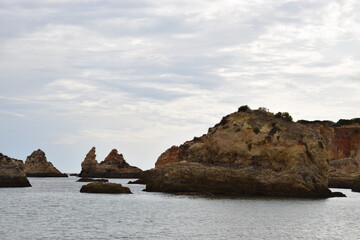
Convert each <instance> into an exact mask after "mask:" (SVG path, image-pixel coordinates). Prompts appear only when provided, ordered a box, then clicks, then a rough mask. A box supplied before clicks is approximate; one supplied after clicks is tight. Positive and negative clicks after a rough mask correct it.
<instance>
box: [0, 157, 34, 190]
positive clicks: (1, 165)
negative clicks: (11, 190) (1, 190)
mask: <svg viewBox="0 0 360 240" xmlns="http://www.w3.org/2000/svg"><path fill="white" fill-rule="evenodd" d="M23 169H24V163H23V162H22V161H21V160H16V159H13V158H10V157H8V156H5V155H3V154H2V153H0V187H31V184H30V183H29V180H28V179H27V177H26V175H25V172H24V170H23Z"/></svg>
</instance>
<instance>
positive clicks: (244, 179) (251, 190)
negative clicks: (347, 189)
mask: <svg viewBox="0 0 360 240" xmlns="http://www.w3.org/2000/svg"><path fill="white" fill-rule="evenodd" d="M299 179H300V178H297V177H296V176H295V175H294V176H289V175H288V174H287V175H286V174H278V173H276V172H273V171H271V170H266V169H262V170H258V169H254V168H244V169H231V168H224V167H211V166H205V165H202V164H198V163H176V164H169V165H167V166H166V167H165V168H163V169H157V170H155V171H153V172H152V173H149V174H148V176H147V178H146V177H145V178H144V179H143V180H140V182H141V181H142V182H146V188H145V191H149V192H166V193H174V194H181V193H185V194H189V193H190V194H199V195H225V196H269V197H294V198H329V197H335V196H339V194H338V193H336V194H334V193H332V192H331V191H330V189H328V188H326V187H321V186H317V185H315V186H313V189H309V187H305V186H304V185H302V182H299Z"/></svg>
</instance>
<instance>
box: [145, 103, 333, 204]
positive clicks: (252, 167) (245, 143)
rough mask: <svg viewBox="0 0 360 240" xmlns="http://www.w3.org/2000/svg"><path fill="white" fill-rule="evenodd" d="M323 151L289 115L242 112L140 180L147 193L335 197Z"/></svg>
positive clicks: (310, 131)
mask: <svg viewBox="0 0 360 240" xmlns="http://www.w3.org/2000/svg"><path fill="white" fill-rule="evenodd" d="M324 145H325V143H323V140H322V137H321V135H320V134H319V132H318V131H317V130H316V129H314V128H311V127H308V126H305V125H303V124H300V123H294V122H292V119H291V117H290V116H289V114H287V113H278V114H276V115H274V114H272V113H270V112H267V111H266V110H263V109H260V110H250V109H249V108H247V107H245V106H244V107H241V108H239V111H238V112H235V113H232V114H230V115H228V116H226V117H224V118H223V119H222V120H221V122H220V123H219V124H216V125H215V126H214V127H213V128H210V129H209V131H208V133H207V134H205V135H203V136H201V137H199V138H194V139H193V140H192V141H187V142H185V143H184V144H182V145H181V146H179V147H176V146H173V147H171V148H170V149H168V150H167V151H165V152H164V153H163V154H162V155H161V156H160V157H159V158H158V160H157V162H156V169H155V170H150V173H147V174H144V176H146V178H147V179H142V180H143V181H145V182H146V183H147V185H146V191H159V192H170V193H182V192H186V193H210V194H226V195H263V196H282V197H315V198H317V197H319V198H321V197H331V196H333V193H332V192H331V191H330V190H329V189H328V187H327V185H328V179H327V176H328V163H327V152H326V149H325V147H324ZM151 172H153V174H152V173H151ZM140 182H141V180H140Z"/></svg>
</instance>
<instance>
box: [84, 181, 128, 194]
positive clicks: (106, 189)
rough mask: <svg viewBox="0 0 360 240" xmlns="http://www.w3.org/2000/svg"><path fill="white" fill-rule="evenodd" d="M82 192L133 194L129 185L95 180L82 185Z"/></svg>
mask: <svg viewBox="0 0 360 240" xmlns="http://www.w3.org/2000/svg"><path fill="white" fill-rule="evenodd" d="M80 192H82V193H112V194H123V193H124V194H131V191H130V189H129V188H128V187H123V186H122V185H121V184H119V183H107V182H93V183H89V184H86V185H84V186H82V187H81V189H80Z"/></svg>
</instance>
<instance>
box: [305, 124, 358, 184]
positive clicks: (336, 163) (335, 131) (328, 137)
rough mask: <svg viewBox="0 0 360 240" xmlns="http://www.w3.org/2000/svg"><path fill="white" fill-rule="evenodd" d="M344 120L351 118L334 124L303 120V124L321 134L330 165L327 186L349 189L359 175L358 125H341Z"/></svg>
mask: <svg viewBox="0 0 360 240" xmlns="http://www.w3.org/2000/svg"><path fill="white" fill-rule="evenodd" d="M344 121H345V123H346V121H351V120H340V121H339V122H338V123H336V124H335V123H332V122H329V121H323V122H321V121H315V122H309V121H305V124H306V125H307V126H309V127H312V128H313V129H315V130H316V131H317V132H318V133H319V134H320V135H321V138H322V142H323V144H324V148H325V150H326V153H327V159H328V160H329V165H330V168H329V187H331V188H349V189H351V188H352V184H353V181H354V180H355V179H356V178H357V177H358V176H360V125H359V124H358V123H355V124H354V123H352V124H350V125H344V126H342V125H341V123H344ZM301 122H304V121H301Z"/></svg>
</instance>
